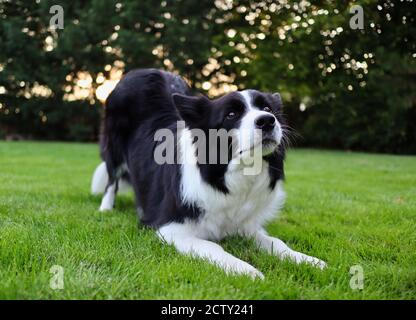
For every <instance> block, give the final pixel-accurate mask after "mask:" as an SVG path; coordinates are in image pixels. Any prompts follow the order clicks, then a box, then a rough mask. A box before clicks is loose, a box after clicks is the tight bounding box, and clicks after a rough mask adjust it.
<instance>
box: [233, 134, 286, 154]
mask: <svg viewBox="0 0 416 320" xmlns="http://www.w3.org/2000/svg"><path fill="white" fill-rule="evenodd" d="M278 145H279V143H278V141H277V139H276V138H272V137H265V138H263V139H262V140H261V141H260V142H259V143H256V144H254V145H253V146H251V147H250V148H248V149H244V150H241V151H240V152H239V154H240V155H241V154H243V153H245V152H251V151H252V150H254V149H255V148H257V147H260V146H261V147H262V150H263V151H262V153H263V156H264V155H268V154H270V153H272V152H273V151H274V150H275V149H276V148H277V146H278Z"/></svg>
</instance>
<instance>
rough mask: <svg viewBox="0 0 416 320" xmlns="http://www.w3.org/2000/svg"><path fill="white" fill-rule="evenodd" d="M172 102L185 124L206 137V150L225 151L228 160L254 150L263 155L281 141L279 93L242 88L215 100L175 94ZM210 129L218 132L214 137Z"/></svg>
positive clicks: (241, 156) (270, 151) (271, 150)
mask: <svg viewBox="0 0 416 320" xmlns="http://www.w3.org/2000/svg"><path fill="white" fill-rule="evenodd" d="M173 101H174V103H175V105H176V107H177V109H178V111H179V113H180V115H181V117H182V118H183V119H184V121H185V123H186V125H187V126H188V127H189V128H190V129H199V130H202V131H203V132H205V134H206V135H207V136H208V137H209V142H208V149H209V150H207V151H208V152H211V151H212V149H213V148H216V149H217V151H218V150H219V155H223V154H224V153H227V159H228V160H227V161H230V160H231V159H236V158H242V159H244V157H247V156H249V155H250V154H253V152H260V153H261V154H262V155H263V156H266V155H268V154H271V153H273V152H274V151H275V150H277V148H278V146H279V145H280V143H281V141H282V136H283V131H282V123H283V118H282V102H281V98H280V95H279V94H278V93H274V94H269V93H263V92H259V91H256V90H245V91H241V92H233V93H229V94H227V95H225V96H223V97H221V98H218V99H215V100H210V99H208V98H206V97H204V96H201V97H191V96H185V95H180V94H174V95H173ZM211 131H216V132H217V133H218V136H217V138H215V139H214V140H212V139H211V138H212V136H213V135H212V134H211ZM224 135H226V139H223V138H224ZM221 141H223V142H224V141H225V144H221Z"/></svg>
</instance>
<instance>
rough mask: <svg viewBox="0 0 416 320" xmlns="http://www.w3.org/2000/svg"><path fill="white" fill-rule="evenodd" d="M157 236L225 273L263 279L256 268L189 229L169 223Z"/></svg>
mask: <svg viewBox="0 0 416 320" xmlns="http://www.w3.org/2000/svg"><path fill="white" fill-rule="evenodd" d="M159 236H160V237H161V238H162V239H163V240H165V241H166V242H167V243H169V244H173V245H174V246H175V248H176V249H177V250H178V251H179V252H181V253H184V254H190V255H192V256H195V257H199V258H202V259H206V260H208V261H210V262H211V263H214V264H216V265H218V266H219V267H221V268H222V269H223V270H224V271H225V272H227V273H235V274H245V275H248V276H250V277H251V278H253V279H254V278H256V277H258V278H260V279H263V278H264V276H263V274H262V273H261V272H260V271H258V270H257V269H256V268H254V267H253V266H251V265H250V264H248V263H247V262H244V261H243V260H240V259H238V258H236V257H234V256H233V255H231V254H229V253H228V252H226V251H225V250H224V249H223V248H222V247H221V246H220V245H218V244H216V243H214V242H211V241H208V240H205V239H201V238H198V237H197V236H195V235H194V234H193V233H192V231H191V230H189V228H187V227H185V226H184V225H181V224H178V223H171V224H169V225H167V226H164V227H162V228H160V229H159Z"/></svg>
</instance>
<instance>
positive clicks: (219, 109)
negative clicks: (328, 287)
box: [92, 69, 325, 278]
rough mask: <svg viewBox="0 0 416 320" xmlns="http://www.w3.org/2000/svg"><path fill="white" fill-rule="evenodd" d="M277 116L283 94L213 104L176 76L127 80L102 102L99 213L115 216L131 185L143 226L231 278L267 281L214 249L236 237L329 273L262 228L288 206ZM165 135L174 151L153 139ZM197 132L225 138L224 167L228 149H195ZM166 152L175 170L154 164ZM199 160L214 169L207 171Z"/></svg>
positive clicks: (236, 95) (232, 96)
mask: <svg viewBox="0 0 416 320" xmlns="http://www.w3.org/2000/svg"><path fill="white" fill-rule="evenodd" d="M281 109H282V104H281V99H280V96H279V94H277V93H276V94H268V93H262V92H259V91H256V90H244V91H241V92H233V93H229V94H227V95H225V96H223V97H220V98H218V99H214V100H210V99H208V98H207V97H205V96H203V95H194V94H193V92H192V91H191V89H190V88H189V87H188V86H187V84H186V83H185V81H184V80H182V79H181V78H180V77H179V76H176V75H174V74H172V73H168V72H164V71H159V70H155V69H142V70H134V71H131V72H129V73H127V74H126V75H125V76H124V77H123V79H122V80H121V81H120V82H119V83H118V85H117V86H116V88H115V89H114V90H113V92H112V93H111V94H110V96H109V97H108V99H107V102H106V110H105V117H104V124H103V134H102V137H101V155H102V159H103V161H104V162H103V163H102V164H101V165H99V166H98V168H97V169H96V170H95V173H94V176H93V181H92V192H93V193H94V194H97V193H101V192H103V193H104V196H103V199H102V203H101V207H100V210H101V211H107V210H111V209H112V208H113V206H114V201H115V196H116V193H117V191H118V190H119V189H121V188H122V186H123V185H131V186H132V187H133V190H134V192H135V196H136V203H137V211H138V214H139V217H140V219H141V221H142V223H144V224H145V225H148V226H151V227H153V228H155V229H156V230H157V233H158V235H159V237H160V238H161V239H162V240H164V241H166V242H167V243H168V244H172V245H174V246H175V247H176V249H177V250H178V251H179V252H181V253H184V254H191V255H193V256H196V257H200V258H203V259H207V260H209V261H210V262H212V263H214V264H216V265H217V266H219V267H221V268H222V269H224V270H225V271H226V272H227V273H234V274H244V275H248V276H251V277H252V278H255V277H259V278H263V274H262V273H261V272H260V271H258V270H257V269H256V268H254V267H253V266H251V265H250V264H248V263H247V262H245V261H242V260H240V259H238V258H236V257H235V256H233V255H231V254H230V253H227V252H226V251H225V250H224V249H223V248H222V247H221V246H220V245H218V244H216V243H214V242H212V241H216V240H220V239H222V238H224V237H226V236H229V235H235V234H239V235H242V236H245V237H251V238H253V239H254V241H255V243H256V244H257V245H258V246H259V247H260V248H262V249H264V250H267V251H268V252H269V253H270V254H273V255H276V256H278V257H279V258H282V259H286V258H287V259H291V260H293V261H294V262H296V263H303V262H305V263H309V264H312V265H315V266H317V267H319V268H324V267H325V262H323V261H321V260H319V259H317V258H314V257H311V256H308V255H305V254H303V253H300V252H296V251H294V250H292V249H290V248H289V247H288V246H287V245H286V244H285V243H284V242H283V241H281V240H279V239H277V238H274V237H272V236H269V235H268V234H267V233H266V231H265V229H264V228H263V226H264V224H265V223H266V222H267V221H269V220H270V219H272V218H273V217H274V216H275V215H276V213H277V212H278V210H279V209H280V208H281V207H282V205H283V202H284V197H285V194H284V191H283V182H282V181H283V179H284V171H283V160H284V154H285V150H284V144H283V142H282V141H283V138H284V129H283V128H284V120H283V117H282V110H281ZM178 123H183V124H184V125H182V126H179V125H178ZM160 130H168V132H171V134H172V137H173V140H171V141H170V143H169V144H166V141H165V140H166V139H165V140H163V139H159V138H157V137H156V136H157V133H158V132H159V131H160ZM194 130H198V132H202V133H204V134H206V136H208V135H209V134H210V132H211V130H219V131H222V132H225V133H226V134H228V136H227V138H226V139H225V144H226V147H225V149H226V151H229V150H230V149H232V151H231V152H228V153H229V154H228V155H227V156H226V157H225V160H224V157H222V158H223V159H219V158H220V157H221V156H222V154H223V151H224V150H220V149H221V145H220V144H221V143H220V142H219V140H222V141H224V139H219V136H217V137H216V138H214V139H211V140H212V141H211V140H210V141H209V142H206V141H205V143H204V144H203V143H201V142H200V141H196V140H199V139H195V134H194ZM231 132H233V133H232V134H230V133H231ZM162 144H165V146H166V145H167V147H168V148H169V147H170V148H171V149H173V150H174V155H175V159H176V161H174V162H173V163H158V161H156V159H155V153H156V150H157V148H158V147H160V146H161V145H162ZM201 145H202V148H199V147H200V146H201ZM222 149H224V148H222ZM201 150H204V151H205V153H206V155H205V156H206V157H208V158H209V159H210V161H201V159H200V157H199V153H203V152H200V151H201ZM256 151H257V154H260V158H259V159H260V165H261V166H260V167H261V169H260V170H257V171H256V172H255V174H253V173H251V174H250V172H248V171H247V168H248V167H250V166H252V165H253V161H247V159H250V155H253V153H256ZM165 153H166V152H165ZM213 154H214V156H212V155H213ZM220 160H222V161H220ZM254 160H255V159H254Z"/></svg>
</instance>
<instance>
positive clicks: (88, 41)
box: [0, 0, 416, 154]
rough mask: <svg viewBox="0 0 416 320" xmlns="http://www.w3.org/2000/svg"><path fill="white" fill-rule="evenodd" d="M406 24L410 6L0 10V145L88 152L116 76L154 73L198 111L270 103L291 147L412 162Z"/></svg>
mask: <svg viewBox="0 0 416 320" xmlns="http://www.w3.org/2000/svg"><path fill="white" fill-rule="evenodd" d="M53 5H60V6H62V8H63V13H64V27H63V29H54V28H52V27H51V26H50V20H51V18H52V17H53V16H54V14H55V13H56V12H53V13H51V12H50V9H51V7H52V6H53ZM353 5H361V6H362V8H363V10H364V16H363V21H364V28H363V29H352V28H351V27H350V19H351V18H352V17H353V14H351V13H350V8H351V7H352V6H353ZM415 14H416V5H415V2H414V1H412V0H402V1H372V0H366V1H354V2H352V1H238V0H236V1H229V0H217V1H202V0H175V1H161V2H159V1H150V0H125V1H116V0H74V1H58V0H52V1H49V0H36V1H35V0H33V1H30V0H24V1H20V0H10V1H5V0H0V139H7V140H20V139H32V140H34V139H36V140H63V141H97V140H98V136H99V131H100V130H99V129H100V118H101V114H102V112H103V105H104V101H105V99H106V97H107V96H108V94H109V93H110V92H111V90H112V89H113V88H114V86H115V85H116V84H117V82H118V81H119V79H120V77H121V76H122V74H123V73H125V72H128V71H129V70H132V69H134V68H143V67H154V68H161V69H165V70H169V71H173V72H175V73H178V74H180V75H182V76H183V77H185V78H186V80H187V81H188V83H189V84H190V85H191V86H192V87H194V88H195V89H197V90H198V91H200V92H202V93H205V94H207V95H208V96H210V97H216V96H219V95H222V94H224V93H227V92H231V91H234V90H240V89H244V88H254V89H258V90H262V91H267V92H276V91H278V92H280V93H281V94H282V97H283V100H284V103H285V114H286V115H287V118H288V120H289V124H290V125H291V126H292V127H293V128H294V129H295V130H296V132H297V133H298V137H297V138H296V139H295V140H296V143H295V145H296V146H309V147H320V148H322V147H324V148H336V149H347V150H365V151H371V152H387V153H403V154H416V139H415V137H416V124H415V121H416V42H415V35H416V26H415Z"/></svg>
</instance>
